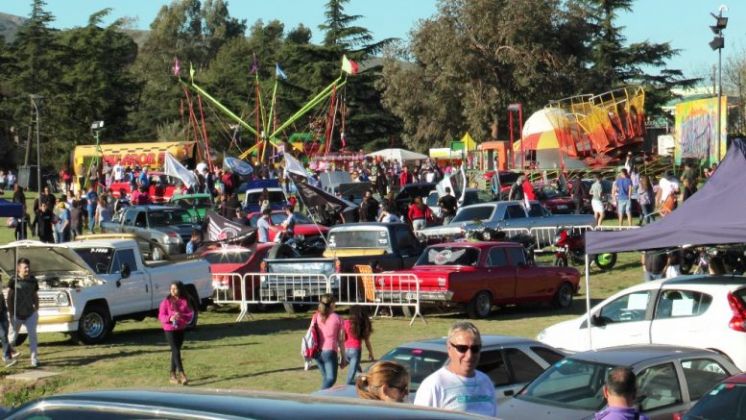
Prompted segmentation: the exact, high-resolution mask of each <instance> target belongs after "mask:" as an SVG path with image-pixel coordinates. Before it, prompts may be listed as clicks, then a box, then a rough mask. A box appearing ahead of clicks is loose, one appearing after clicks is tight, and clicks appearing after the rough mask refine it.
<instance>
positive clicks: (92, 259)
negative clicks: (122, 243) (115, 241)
mask: <svg viewBox="0 0 746 420" xmlns="http://www.w3.org/2000/svg"><path fill="white" fill-rule="evenodd" d="M73 249H74V250H75V253H76V254H78V255H79V256H80V258H82V259H83V260H84V261H85V262H86V264H88V265H89V266H90V267H91V268H92V269H93V271H94V272H95V273H96V274H106V273H108V272H109V267H110V266H111V259H112V257H113V256H114V249H113V248H73Z"/></svg>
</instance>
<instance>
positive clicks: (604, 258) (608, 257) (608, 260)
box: [593, 252, 616, 271]
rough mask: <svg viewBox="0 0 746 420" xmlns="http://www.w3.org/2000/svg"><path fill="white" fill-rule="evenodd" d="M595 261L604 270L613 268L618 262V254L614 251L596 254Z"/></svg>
mask: <svg viewBox="0 0 746 420" xmlns="http://www.w3.org/2000/svg"><path fill="white" fill-rule="evenodd" d="M593 261H594V262H595V263H596V266H598V268H600V269H601V270H603V271H606V270H611V269H612V268H614V265H615V264H616V254H615V253H612V252H606V253H603V254H596V255H595V256H594V257H593Z"/></svg>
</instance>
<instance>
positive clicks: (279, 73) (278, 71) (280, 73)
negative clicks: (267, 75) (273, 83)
mask: <svg viewBox="0 0 746 420" xmlns="http://www.w3.org/2000/svg"><path fill="white" fill-rule="evenodd" d="M275 76H277V77H279V78H280V79H282V80H287V79H288V76H287V75H286V74H285V72H284V71H282V69H281V68H280V64H279V63H275Z"/></svg>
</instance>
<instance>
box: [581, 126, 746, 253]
mask: <svg viewBox="0 0 746 420" xmlns="http://www.w3.org/2000/svg"><path fill="white" fill-rule="evenodd" d="M744 185H746V141H744V140H741V139H737V140H735V141H734V142H733V144H732V145H731V147H730V149H729V150H728V154H727V155H726V156H725V159H724V160H723V161H722V162H721V163H720V165H719V166H718V169H717V171H715V174H714V175H713V176H712V177H711V178H710V179H709V180H708V181H707V183H706V184H705V185H704V186H703V187H702V188H701V189H700V190H699V191H697V193H696V194H694V195H693V196H691V197H690V198H689V199H688V200H686V201H685V202H683V203H681V205H679V207H678V208H677V209H676V210H674V211H673V212H672V213H671V214H669V215H668V216H666V217H665V218H663V219H660V220H658V221H657V222H655V223H652V224H650V225H647V226H644V227H642V228H640V229H632V230H627V231H619V232H588V233H587V234H586V238H585V252H586V253H588V254H598V253H601V252H623V251H639V250H645V249H657V248H670V247H676V246H682V245H710V244H731V243H744V242H746V212H745V211H744V209H746V194H744V193H743V188H744Z"/></svg>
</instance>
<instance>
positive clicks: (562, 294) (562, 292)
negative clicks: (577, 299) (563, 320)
mask: <svg viewBox="0 0 746 420" xmlns="http://www.w3.org/2000/svg"><path fill="white" fill-rule="evenodd" d="M572 295H573V290H572V285H570V283H562V284H561V285H560V287H559V289H557V292H556V293H555V294H554V301H553V303H554V306H556V307H557V308H560V309H565V308H569V307H570V305H572Z"/></svg>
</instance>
